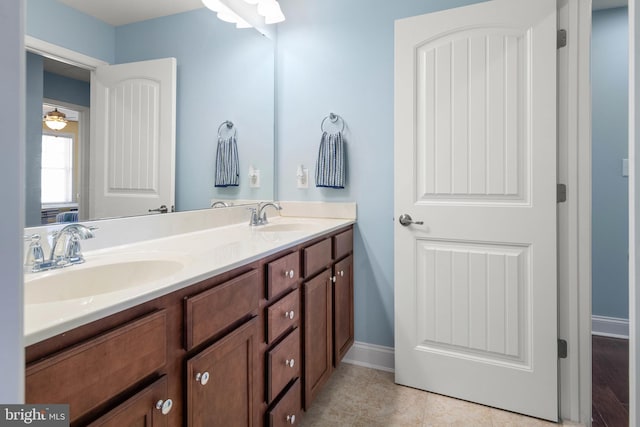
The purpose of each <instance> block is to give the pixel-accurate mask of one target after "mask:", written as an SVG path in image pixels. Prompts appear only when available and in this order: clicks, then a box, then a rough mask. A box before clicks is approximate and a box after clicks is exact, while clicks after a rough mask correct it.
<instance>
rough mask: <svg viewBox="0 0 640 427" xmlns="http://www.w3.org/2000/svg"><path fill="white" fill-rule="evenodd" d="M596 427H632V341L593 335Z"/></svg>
mask: <svg viewBox="0 0 640 427" xmlns="http://www.w3.org/2000/svg"><path fill="white" fill-rule="evenodd" d="M592 343H593V351H592V356H593V362H592V371H593V379H592V381H593V384H592V386H593V396H592V398H593V400H592V418H593V424H592V425H593V427H626V426H628V425H629V341H628V340H624V339H618V338H607V337H599V336H595V335H594V336H593V338H592Z"/></svg>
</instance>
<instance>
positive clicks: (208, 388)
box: [185, 318, 259, 427]
mask: <svg viewBox="0 0 640 427" xmlns="http://www.w3.org/2000/svg"><path fill="white" fill-rule="evenodd" d="M257 346H258V318H253V319H251V320H250V321H248V322H246V323H244V324H243V325H242V326H240V327H239V328H238V329H236V330H234V331H233V332H231V333H230V334H228V335H226V336H225V337H224V338H222V339H221V340H219V341H217V342H216V343H215V344H212V345H211V346H209V347H207V348H206V349H204V350H202V351H201V352H199V353H198V354H197V355H195V356H193V357H191V358H189V360H188V361H187V373H186V378H185V381H186V391H187V404H186V410H187V425H188V426H192V427H204V426H206V427H227V426H247V427H251V426H258V425H259V417H258V412H257V411H256V410H254V408H255V403H256V392H257V390H256V386H255V378H256V375H257V369H258V351H257Z"/></svg>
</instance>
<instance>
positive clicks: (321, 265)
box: [304, 239, 331, 277]
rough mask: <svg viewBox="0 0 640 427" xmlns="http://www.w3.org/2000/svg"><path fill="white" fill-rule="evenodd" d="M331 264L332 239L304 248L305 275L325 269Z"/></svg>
mask: <svg viewBox="0 0 640 427" xmlns="http://www.w3.org/2000/svg"><path fill="white" fill-rule="evenodd" d="M329 264H331V239H324V240H323V241H321V242H318V243H316V244H315V245H311V246H309V247H308V248H305V249H304V277H309V276H311V275H312V274H314V273H317V272H319V271H321V270H324V269H325V268H326V267H327V266H328V265H329Z"/></svg>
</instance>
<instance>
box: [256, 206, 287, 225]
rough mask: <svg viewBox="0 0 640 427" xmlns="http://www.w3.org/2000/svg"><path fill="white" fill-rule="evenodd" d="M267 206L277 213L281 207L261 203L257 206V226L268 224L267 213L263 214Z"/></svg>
mask: <svg viewBox="0 0 640 427" xmlns="http://www.w3.org/2000/svg"><path fill="white" fill-rule="evenodd" d="M269 206H271V207H273V208H274V209H275V210H277V211H279V210H282V207H281V206H280V205H279V204H277V203H276V202H262V203H260V204H258V212H257V217H258V224H257V225H264V224H268V223H269V221H267V213H266V212H265V208H268V207H269Z"/></svg>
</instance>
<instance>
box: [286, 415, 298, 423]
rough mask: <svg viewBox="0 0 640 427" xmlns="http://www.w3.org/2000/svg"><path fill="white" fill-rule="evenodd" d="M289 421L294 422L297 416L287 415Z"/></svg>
mask: <svg viewBox="0 0 640 427" xmlns="http://www.w3.org/2000/svg"><path fill="white" fill-rule="evenodd" d="M287 422H288V423H289V424H294V423H295V422H296V416H295V415H287Z"/></svg>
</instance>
